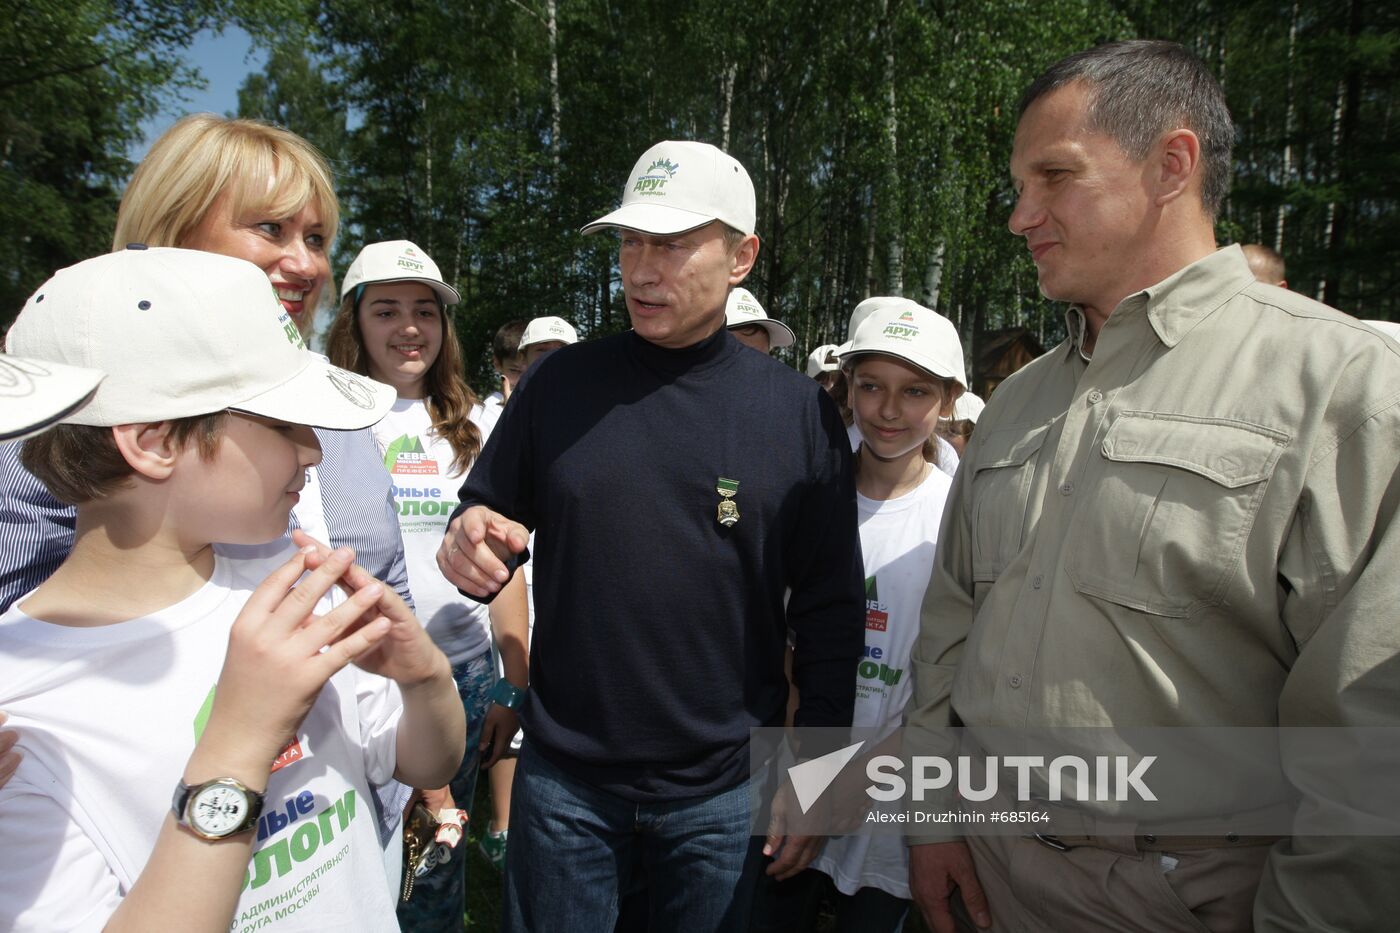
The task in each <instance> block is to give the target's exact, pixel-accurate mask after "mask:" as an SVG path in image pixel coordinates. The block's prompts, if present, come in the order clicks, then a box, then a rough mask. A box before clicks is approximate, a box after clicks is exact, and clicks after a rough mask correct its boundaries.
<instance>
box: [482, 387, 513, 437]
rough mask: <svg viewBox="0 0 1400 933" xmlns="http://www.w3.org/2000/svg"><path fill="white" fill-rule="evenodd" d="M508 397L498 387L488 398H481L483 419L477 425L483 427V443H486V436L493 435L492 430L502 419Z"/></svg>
mask: <svg viewBox="0 0 1400 933" xmlns="http://www.w3.org/2000/svg"><path fill="white" fill-rule="evenodd" d="M505 407H506V397H505V396H504V395H502V394H501V390H500V389H497V390H496V391H495V392H492V393H491V394H490V395H488V396H486V398H484V399H482V400H481V420H480V421H479V422H477V427H479V428H481V443H482V444H483V445H485V443H486V438H488V437H490V436H491V432H492V431H494V430H495V429H496V422H497V421H500V420H501V412H502V411H505Z"/></svg>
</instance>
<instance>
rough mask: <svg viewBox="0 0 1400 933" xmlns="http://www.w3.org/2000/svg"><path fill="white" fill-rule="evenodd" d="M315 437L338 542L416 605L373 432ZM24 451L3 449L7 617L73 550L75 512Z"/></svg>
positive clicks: (3, 600)
mask: <svg viewBox="0 0 1400 933" xmlns="http://www.w3.org/2000/svg"><path fill="white" fill-rule="evenodd" d="M316 437H317V439H318V440H319V441H320V442H321V451H322V458H321V465H320V466H319V467H317V472H318V474H319V478H320V486H321V504H322V510H323V512H324V514H325V520H326V527H327V529H328V530H329V535H330V543H331V545H332V546H334V547H351V548H354V549H355V560H356V561H357V562H358V563H359V564H360V565H361V566H363V567H364V568H365V569H366V570H368V571H369V572H370V573H372V574H374V575H375V576H376V577H378V578H379V579H380V580H383V581H384V582H385V583H386V584H388V585H390V586H392V587H393V588H394V589H395V590H397V591H398V593H399V595H400V596H402V597H403V598H404V599H405V600H406V601H408V603H409V605H412V604H413V599H412V596H411V595H410V594H409V591H408V573H407V570H406V569H405V566H404V559H403V537H402V535H400V533H399V523H398V515H397V509H396V508H395V507H394V500H393V496H392V494H391V485H390V481H389V474H388V471H386V470H385V469H384V463H383V461H381V460H380V459H379V453H378V451H377V450H376V448H375V446H374V437H373V435H372V434H371V433H370V431H369V429H364V430H361V431H323V430H319V429H318V430H317V431H316ZM19 446H20V445H19V443H18V442H11V443H8V444H0V612H4V611H5V610H7V609H9V608H10V604H11V603H13V602H14V601H15V600H17V599H19V598H20V597H21V596H23V595H24V594H25V593H28V592H29V591H30V590H32V589H34V588H35V587H37V586H38V585H39V584H40V583H43V582H44V581H45V580H47V579H48V578H49V576H50V575H51V574H52V573H53V572H54V571H55V570H57V569H58V565H59V564H61V563H63V560H64V558H66V557H67V556H68V552H69V551H71V550H72V549H73V526H74V521H75V519H76V514H75V511H74V509H73V507H72V506H69V505H64V504H63V503H62V502H59V501H58V500H57V499H55V498H54V497H53V496H51V495H49V491H48V490H47V489H45V488H44V485H43V483H40V482H39V481H38V480H37V479H35V478H34V476H33V475H32V474H30V473H29V471H28V470H26V469H25V468H24V467H23V466H22V465H21V464H20V462H19ZM290 527H296V521H295V518H293V521H292V522H291V525H290Z"/></svg>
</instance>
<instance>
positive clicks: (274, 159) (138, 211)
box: [112, 113, 340, 249]
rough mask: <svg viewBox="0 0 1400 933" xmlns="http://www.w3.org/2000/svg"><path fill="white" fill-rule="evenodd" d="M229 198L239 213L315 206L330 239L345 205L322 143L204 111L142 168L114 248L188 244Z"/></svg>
mask: <svg viewBox="0 0 1400 933" xmlns="http://www.w3.org/2000/svg"><path fill="white" fill-rule="evenodd" d="M269 189H270V190H269ZM224 194H227V195H228V197H229V198H230V202H231V203H230V205H229V206H230V208H231V210H232V213H233V215H234V216H238V215H239V214H241V213H243V211H245V210H247V209H249V208H251V207H253V206H257V207H260V208H263V209H265V210H267V211H268V212H269V213H271V214H272V215H275V216H277V217H291V216H293V215H294V214H296V213H297V212H298V211H300V210H301V209H302V208H303V207H305V206H306V205H307V204H308V203H311V202H313V201H314V202H315V203H316V208H317V209H318V210H319V211H320V214H321V223H322V224H323V225H324V227H325V236H326V242H328V243H329V242H330V241H331V240H333V239H335V232H336V226H337V225H338V224H339V222H340V206H339V204H338V203H337V201H336V197H335V186H334V185H333V183H332V180H331V171H330V166H329V165H327V163H326V159H325V156H323V155H321V153H320V151H319V150H317V149H316V147H315V146H313V145H311V143H309V142H307V141H306V140H304V139H302V138H301V137H300V136H298V135H296V134H295V133H291V132H288V131H287V130H284V129H281V128H280V127H276V126H272V125H270V124H267V123H262V122H260V121H258V120H233V119H229V118H227V117H219V116H215V115H214V114H212V113H196V114H191V115H190V116H187V117H184V118H183V119H181V120H179V121H178V122H176V124H175V125H174V126H172V127H171V128H170V129H168V130H166V131H165V133H163V134H162V135H161V137H160V139H157V140H156V141H155V144H154V145H153V146H151V149H150V152H148V153H147V154H146V157H145V158H144V159H142V160H141V164H140V165H138V166H137V167H136V172H135V174H133V175H132V176H131V183H130V184H129V185H127V188H126V193H125V194H124V195H122V201H121V206H120V207H119V208H118V209H117V228H116V231H115V233H114V235H113V237H112V248H113V249H122V248H123V247H124V246H126V244H128V243H145V244H146V245H147V246H180V245H182V244H183V243H184V242H185V241H186V240H187V239H188V238H189V236H190V235H191V234H192V233H193V232H194V230H195V228H197V227H198V226H199V225H200V223H202V222H203V220H204V218H205V216H206V215H207V214H208V213H209V210H210V208H212V207H213V205H214V202H215V201H217V200H218V199H219V198H220V197H222V196H223V195H224Z"/></svg>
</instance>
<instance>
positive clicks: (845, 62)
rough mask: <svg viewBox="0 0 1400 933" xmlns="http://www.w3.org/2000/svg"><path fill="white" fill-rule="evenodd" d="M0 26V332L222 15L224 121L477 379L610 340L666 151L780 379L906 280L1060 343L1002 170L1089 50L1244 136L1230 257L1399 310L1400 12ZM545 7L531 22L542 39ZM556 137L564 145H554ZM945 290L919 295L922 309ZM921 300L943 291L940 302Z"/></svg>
mask: <svg viewBox="0 0 1400 933" xmlns="http://www.w3.org/2000/svg"><path fill="white" fill-rule="evenodd" d="M10 4H11V5H12V6H13V9H12V10H10V11H9V12H10V20H11V22H12V23H14V25H15V28H12V29H10V30H7V32H6V33H5V34H4V35H3V36H0V65H3V66H4V67H3V68H0V75H4V76H6V77H4V78H3V79H0V174H3V182H4V184H3V185H0V211H4V212H5V214H4V216H5V218H6V219H7V220H8V221H9V223H8V224H6V228H7V229H8V230H9V231H10V234H9V243H8V248H7V249H6V250H5V252H4V258H3V260H0V262H3V263H4V273H3V275H0V289H3V290H4V298H5V300H6V301H7V305H6V307H7V309H9V310H10V311H11V313H13V310H14V309H16V308H18V306H19V304H20V302H21V301H22V300H23V297H24V296H25V295H26V294H27V293H28V291H29V290H30V289H31V288H32V287H33V286H34V284H36V283H37V282H38V281H39V280H41V279H42V278H43V277H44V276H45V275H47V274H48V272H50V271H51V270H52V269H53V268H55V267H57V266H61V265H64V264H67V263H70V262H73V261H76V260H77V259H80V258H83V257H84V256H87V255H90V254H92V253H95V252H100V251H101V250H103V249H105V248H106V247H107V243H108V239H107V238H108V236H109V231H110V229H111V223H112V218H113V215H114V211H115V206H116V199H117V196H118V193H119V192H120V188H121V184H122V183H123V180H124V178H125V177H126V175H127V173H128V172H129V170H130V165H129V164H128V163H127V161H126V159H125V152H126V151H127V149H128V148H129V146H130V145H131V144H132V143H133V141H134V139H135V136H136V134H137V132H138V127H139V125H140V122H141V120H142V118H143V117H145V116H147V115H149V114H151V113H152V112H154V111H155V110H156V109H157V108H158V107H160V106H161V104H162V103H163V102H166V101H169V100H170V99H171V98H172V97H173V96H175V95H177V94H178V93H179V91H180V89H181V88H182V87H185V86H188V85H190V84H191V83H192V82H195V81H197V80H198V79H197V77H196V75H195V74H194V73H192V72H191V71H189V70H188V69H185V68H182V67H180V66H177V65H176V64H173V63H175V62H178V61H179V59H178V56H177V54H176V53H178V51H179V49H180V48H182V47H183V46H185V45H187V44H188V42H189V40H190V38H191V37H192V36H193V34H194V32H195V31H196V30H197V29H199V28H202V27H205V26H209V25H217V24H220V23H222V22H224V21H225V20H229V21H234V22H238V23H239V24H240V25H242V26H244V28H246V29H248V30H249V31H250V32H251V33H253V35H254V36H255V37H256V38H257V39H258V40H259V41H260V42H262V43H263V44H264V45H266V46H267V47H268V49H269V58H268V64H267V67H266V68H265V69H264V70H263V72H262V73H261V74H256V75H252V76H250V77H249V78H248V80H247V81H246V83H245V84H244V86H243V87H242V88H241V90H240V101H239V107H240V112H241V113H242V114H245V115H251V116H258V117H261V118H264V119H269V120H272V121H274V122H277V123H280V124H283V125H285V126H288V127H289V128H291V129H293V130H295V131H297V132H300V133H302V134H303V135H305V136H307V137H308V138H309V139H311V140H312V141H313V142H314V143H316V144H317V145H318V146H319V147H321V148H322V149H323V150H324V151H325V152H326V153H327V155H328V156H329V157H330V159H331V161H332V164H333V165H334V167H335V168H336V171H337V176H338V185H339V190H340V194H341V198H342V202H343V204H342V207H343V211H342V220H343V223H342V234H341V236H340V239H339V242H338V243H337V247H336V249H337V252H336V260H337V261H336V266H337V268H338V269H341V270H343V269H344V268H345V267H346V265H348V262H349V259H350V258H351V257H352V256H353V255H354V253H355V252H356V251H357V250H358V249H359V247H360V246H361V245H362V244H363V243H365V242H369V241H373V240H378V239H384V238H390V237H407V238H409V239H413V240H414V241H416V242H417V243H419V244H420V245H421V246H423V247H424V248H425V249H426V250H428V251H429V252H430V253H431V254H432V255H433V257H434V258H435V259H436V260H437V261H438V263H439V265H440V266H441V267H442V268H443V271H444V273H445V274H446V276H447V277H448V279H449V280H451V281H452V282H453V283H454V284H456V285H457V287H458V288H459V290H460V291H461V292H462V294H463V296H464V304H463V307H462V310H461V311H459V313H458V314H457V315H456V319H457V326H458V328H459V332H460V334H461V336H462V338H463V341H464V346H465V348H466V351H467V356H468V366H469V369H470V375H471V376H472V378H473V380H474V382H475V383H476V384H477V385H480V386H482V387H485V386H486V384H487V383H488V382H489V381H491V379H490V372H489V361H488V346H489V342H490V337H491V335H492V333H493V332H494V331H495V329H496V328H497V327H498V326H499V325H500V324H501V323H503V322H504V321H506V320H510V319H513V318H529V317H533V316H536V315H540V314H558V315H560V316H563V317H565V318H568V319H570V320H571V321H573V322H574V323H575V324H576V325H577V326H578V327H579V329H580V331H581V332H582V333H583V334H584V335H585V336H593V335H598V334H602V333H607V332H610V331H616V330H620V329H623V328H625V327H626V326H627V315H626V311H625V307H624V305H623V302H622V294H621V282H620V281H619V278H618V271H617V266H616V241H615V238H613V237H611V236H609V235H606V234H604V235H599V236H593V237H583V236H580V235H579V234H578V233H577V230H578V228H579V226H580V225H581V224H583V223H585V222H587V221H588V220H590V219H592V218H593V217H595V216H597V215H598V214H600V213H602V212H604V211H606V210H608V209H609V208H611V207H612V206H613V205H615V204H616V202H617V200H618V198H619V195H620V192H621V189H622V186H623V183H624V182H625V180H626V172H627V170H628V168H629V167H630V166H631V165H632V163H633V161H634V160H635V158H636V157H637V155H638V154H639V153H640V152H642V151H643V150H644V149H645V148H646V147H647V146H648V145H650V144H651V143H652V142H655V141H656V140H658V139H663V138H691V139H700V140H705V141H709V142H713V143H716V144H720V145H723V146H725V147H726V148H727V149H728V150H729V151H731V152H732V153H734V154H735V155H736V156H737V157H738V158H739V159H740V160H741V161H742V162H743V163H744V164H745V165H747V166H748V168H749V170H750V173H751V175H752V176H753V178H754V182H755V186H756V188H757V192H758V198H759V215H758V216H759V233H760V235H761V236H762V238H763V248H762V251H761V253H760V256H759V263H758V265H757V267H756V268H755V271H754V273H753V275H752V276H751V278H750V280H749V282H748V283H747V284H748V285H749V286H750V287H751V289H752V290H753V291H754V292H755V293H756V294H757V295H758V297H759V299H760V300H761V301H762V302H763V303H764V305H765V307H767V308H768V310H769V312H770V314H773V315H774V316H777V317H780V318H782V319H783V320H785V321H786V322H787V323H788V324H789V325H790V326H792V327H793V329H794V330H795V331H796V333H797V334H798V346H797V347H796V348H794V350H791V351H784V352H785V353H787V354H790V355H789V356H787V359H788V360H789V361H790V362H793V363H798V362H800V361H801V359H802V358H803V355H804V354H805V352H806V351H807V350H808V349H810V348H811V347H812V346H814V345H816V344H818V343H823V342H832V341H836V340H839V339H841V338H842V337H843V336H844V331H845V321H846V317H847V315H848V314H849V311H850V309H851V307H852V306H853V305H854V304H855V303H856V302H858V301H859V300H860V299H862V298H864V297H866V296H868V295H871V294H880V293H889V292H891V291H893V290H896V289H901V290H902V291H903V293H904V294H907V295H909V296H911V297H914V298H917V299H920V300H922V301H924V302H925V303H933V304H935V305H936V306H937V308H938V309H939V310H940V311H942V312H944V313H945V314H947V315H948V316H949V317H951V318H952V319H953V320H955V321H956V322H957V323H958V325H959V327H960V329H961V331H962V333H963V335H964V339H965V340H966V341H968V343H969V345H970V346H969V349H971V350H973V351H974V352H975V348H976V345H977V343H978V342H979V341H981V340H982V339H983V338H984V337H985V335H986V334H988V333H989V332H992V331H996V330H998V329H1001V328H1005V327H1010V326H1024V327H1029V328H1030V329H1031V330H1032V331H1034V332H1035V333H1036V334H1037V335H1038V336H1039V337H1040V338H1041V339H1042V340H1043V341H1045V342H1052V341H1054V340H1055V339H1057V338H1058V336H1059V335H1060V334H1061V333H1062V317H1061V314H1062V309H1060V308H1059V307H1056V306H1055V305H1053V304H1052V303H1050V302H1046V301H1045V300H1044V299H1042V298H1041V297H1040V296H1039V294H1038V289H1037V286H1036V280H1035V271H1034V268H1033V267H1032V265H1031V263H1030V262H1029V258H1028V256H1027V255H1026V251H1025V249H1024V247H1023V245H1022V243H1021V241H1020V240H1019V238H1017V237H1014V236H1011V235H1010V234H1009V233H1008V232H1007V231H1006V229H1005V222H1006V218H1007V217H1008V215H1009V213H1010V210H1011V207H1012V204H1013V201H1014V196H1013V193H1012V192H1011V190H1010V186H1009V181H1008V178H1007V173H1006V164H1007V160H1008V155H1009V151H1010V145H1011V138H1012V135H1013V133H1014V129H1015V121H1016V114H1015V105H1016V100H1017V97H1018V95H1019V94H1020V92H1021V90H1022V88H1024V87H1025V85H1026V84H1027V82H1028V81H1029V80H1030V79H1031V78H1032V77H1033V76H1034V75H1035V74H1036V73H1037V72H1039V71H1040V70H1041V69H1042V68H1044V67H1045V66H1046V65H1047V64H1049V63H1050V62H1051V61H1053V60H1055V59H1057V58H1059V57H1060V56H1062V55H1064V54H1067V53H1068V52H1071V51H1074V50H1077V49H1080V48H1084V47H1087V46H1090V45H1093V44H1095V43H1097V42H1100V41H1105V40H1109V39H1117V38H1126V37H1131V36H1154V37H1164V38H1172V39H1176V40H1178V41H1181V42H1183V43H1185V44H1187V45H1188V46H1190V47H1191V48H1193V49H1195V50H1196V51H1197V52H1198V53H1199V54H1201V55H1202V56H1203V57H1204V59H1205V60H1206V61H1207V62H1208V63H1209V64H1210V65H1211V67H1212V68H1213V70H1215V72H1216V73H1217V74H1218V75H1220V76H1221V79H1222V83H1223V84H1224V87H1225V89H1226V93H1227V96H1228V97H1229V100H1230V104H1231V108H1232V111H1233V113H1234V115H1235V118H1236V122H1237V126H1238V130H1239V144H1238V146H1237V149H1236V156H1237V159H1236V168H1237V172H1236V181H1235V186H1234V190H1233V193H1232V195H1231V197H1230V199H1229V200H1228V202H1227V203H1226V205H1225V209H1224V211H1223V213H1222V216H1221V217H1220V218H1219V223H1218V226H1217V229H1218V231H1219V233H1220V235H1221V237H1222V239H1224V240H1237V239H1238V240H1246V241H1259V242H1264V243H1267V244H1269V245H1275V246H1279V247H1281V251H1282V252H1283V253H1284V256H1285V258H1286V259H1287V260H1288V263H1289V267H1290V269H1289V273H1290V274H1289V278H1290V282H1291V283H1292V285H1293V286H1294V287H1295V288H1297V289H1298V290H1300V291H1303V292H1305V293H1307V294H1313V295H1318V296H1322V297H1324V298H1326V299H1327V300H1329V301H1330V302H1331V303H1334V304H1337V305H1338V306H1340V307H1342V308H1344V309H1347V310H1354V311H1357V312H1358V313H1360V314H1362V315H1363V316H1367V317H1390V318H1400V297H1397V295H1400V290H1397V287H1396V286H1397V283H1396V281H1395V278H1396V275H1397V271H1396V270H1397V263H1396V262H1395V254H1396V250H1397V245H1396V244H1397V243H1400V230H1397V229H1396V226H1397V224H1400V219H1397V218H1400V212H1397V211H1396V210H1395V208H1396V201H1397V198H1400V182H1397V181H1396V179H1397V178H1400V145H1397V139H1396V138H1395V137H1396V134H1397V132H1400V120H1397V119H1396V116H1397V115H1396V113H1395V107H1396V103H1395V95H1394V93H1393V88H1394V87H1395V79H1396V72H1397V68H1398V67H1400V7H1396V6H1395V5H1394V4H1378V3H1375V2H1374V0H1372V2H1364V0H1345V2H1341V3H1337V2H1324V0H1209V2H1207V0H1191V2H1186V3H1182V2H1171V3H1168V2H1165V0H1069V2H1065V3H1059V4H1044V3H1039V2H1036V0H996V2H990V3H956V2H953V0H876V2H871V3H864V4H860V3H851V2H849V0H753V2H750V3H746V4H732V3H725V2H721V0H694V2H692V3H688V4H680V5H675V4H671V5H664V4H658V3H656V2H654V0H497V2H493V3H485V4H472V3H449V2H445V0H397V2H394V3H389V2H387V0H240V2H237V3H233V2H232V0H156V2H143V3H136V2H134V0H78V2H76V3H62V4H60V3H58V2H56V0H10ZM551 15H552V21H553V25H554V27H555V28H554V30H553V32H551V29H550V24H551ZM556 126H557V128H558V129H557V132H556V129H555V128H556ZM935 286H936V288H935ZM935 293H936V294H935Z"/></svg>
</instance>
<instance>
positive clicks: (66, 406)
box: [0, 355, 106, 441]
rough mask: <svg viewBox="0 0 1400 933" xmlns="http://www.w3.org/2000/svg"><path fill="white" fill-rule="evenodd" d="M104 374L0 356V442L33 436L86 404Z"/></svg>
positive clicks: (17, 357)
mask: <svg viewBox="0 0 1400 933" xmlns="http://www.w3.org/2000/svg"><path fill="white" fill-rule="evenodd" d="M105 376H106V373H103V372H99V371H98V370H96V369H79V368H77V367H75V366H64V365H62V364H60V363H49V362H46V361H44V360H32V359H30V358H28V357H25V356H8V355H0V441H17V440H20V439H22V438H26V437H32V436H34V435H35V434H38V433H40V432H41V431H44V430H46V429H48V428H51V427H53V426H54V425H56V424H58V423H59V422H60V421H62V420H63V419H64V418H66V417H67V416H68V415H71V414H72V413H73V412H74V411H76V410H78V409H79V408H82V407H83V406H84V405H86V404H87V401H88V399H90V398H92V394H93V393H94V392H96V391H97V384H98V383H99V382H101V381H102V380H103V378H105Z"/></svg>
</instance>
